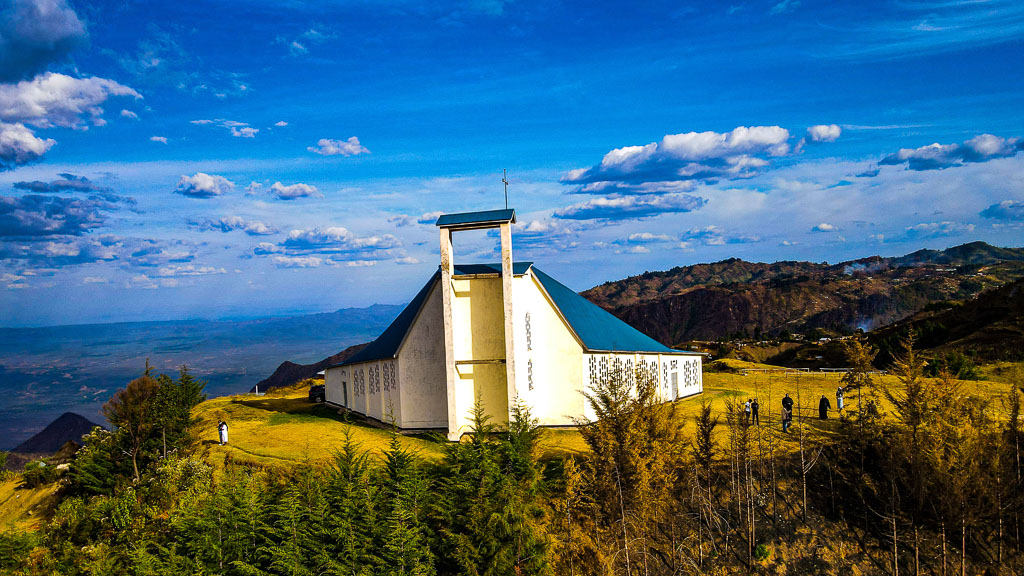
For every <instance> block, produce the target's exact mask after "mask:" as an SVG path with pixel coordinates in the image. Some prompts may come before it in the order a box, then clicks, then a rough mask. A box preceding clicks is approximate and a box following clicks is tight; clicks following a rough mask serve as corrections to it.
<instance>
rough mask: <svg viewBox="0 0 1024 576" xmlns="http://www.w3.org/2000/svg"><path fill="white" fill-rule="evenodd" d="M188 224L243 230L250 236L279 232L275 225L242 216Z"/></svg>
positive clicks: (223, 229)
mask: <svg viewBox="0 0 1024 576" xmlns="http://www.w3.org/2000/svg"><path fill="white" fill-rule="evenodd" d="M188 224H189V226H190V227H192V228H194V229H196V230H204V231H205V230H220V231H221V232H231V231H233V230H241V231H242V232H245V233H246V234H248V235H249V236H269V235H271V234H276V233H277V229H276V228H274V227H273V226H269V225H267V224H264V223H263V222H260V221H259V220H246V219H245V218H242V217H241V216H225V217H224V218H220V219H218V220H209V219H207V220H193V221H190V222H189V223H188Z"/></svg>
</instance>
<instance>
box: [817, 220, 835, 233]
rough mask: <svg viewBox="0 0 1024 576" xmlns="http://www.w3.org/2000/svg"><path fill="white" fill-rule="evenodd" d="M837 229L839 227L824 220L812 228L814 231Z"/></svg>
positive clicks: (832, 230)
mask: <svg viewBox="0 0 1024 576" xmlns="http://www.w3.org/2000/svg"><path fill="white" fill-rule="evenodd" d="M836 230H838V228H836V227H835V226H833V225H831V224H829V223H828V222H822V223H821V224H818V225H816V226H814V227H813V228H811V231H812V232H835V231H836Z"/></svg>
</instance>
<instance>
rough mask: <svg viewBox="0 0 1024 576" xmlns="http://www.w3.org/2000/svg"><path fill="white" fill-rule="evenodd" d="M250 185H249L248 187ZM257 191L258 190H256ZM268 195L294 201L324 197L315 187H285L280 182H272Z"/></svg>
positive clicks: (294, 185)
mask: <svg viewBox="0 0 1024 576" xmlns="http://www.w3.org/2000/svg"><path fill="white" fill-rule="evenodd" d="M251 186H252V185H251V184H250V187H251ZM257 190H258V188H257ZM270 193H271V194H272V195H274V196H275V197H277V198H278V199H279V200H295V199H296V198H323V197H324V195H323V194H321V193H320V191H319V190H317V188H316V186H311V185H309V184H302V183H298V184H290V185H288V186H285V185H284V184H281V183H280V182H274V184H273V185H272V186H271V187H270Z"/></svg>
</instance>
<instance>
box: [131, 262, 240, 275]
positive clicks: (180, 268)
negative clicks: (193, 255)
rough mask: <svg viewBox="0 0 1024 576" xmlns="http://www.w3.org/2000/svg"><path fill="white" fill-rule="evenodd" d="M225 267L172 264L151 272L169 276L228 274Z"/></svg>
mask: <svg viewBox="0 0 1024 576" xmlns="http://www.w3.org/2000/svg"><path fill="white" fill-rule="evenodd" d="M227 273H228V271H227V270H225V269H224V268H216V267H214V266H196V265H195V264H170V265H167V266H162V267H160V268H157V269H156V271H155V272H151V273H150V275H151V276H156V277H159V278H169V277H173V276H207V275H211V274H227Z"/></svg>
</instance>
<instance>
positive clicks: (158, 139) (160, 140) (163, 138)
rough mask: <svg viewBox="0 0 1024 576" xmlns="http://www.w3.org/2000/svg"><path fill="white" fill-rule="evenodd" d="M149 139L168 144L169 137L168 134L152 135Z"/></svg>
mask: <svg viewBox="0 0 1024 576" xmlns="http://www.w3.org/2000/svg"><path fill="white" fill-rule="evenodd" d="M149 141H150V142H159V143H160V144H167V137H166V136H150V137H149Z"/></svg>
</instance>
